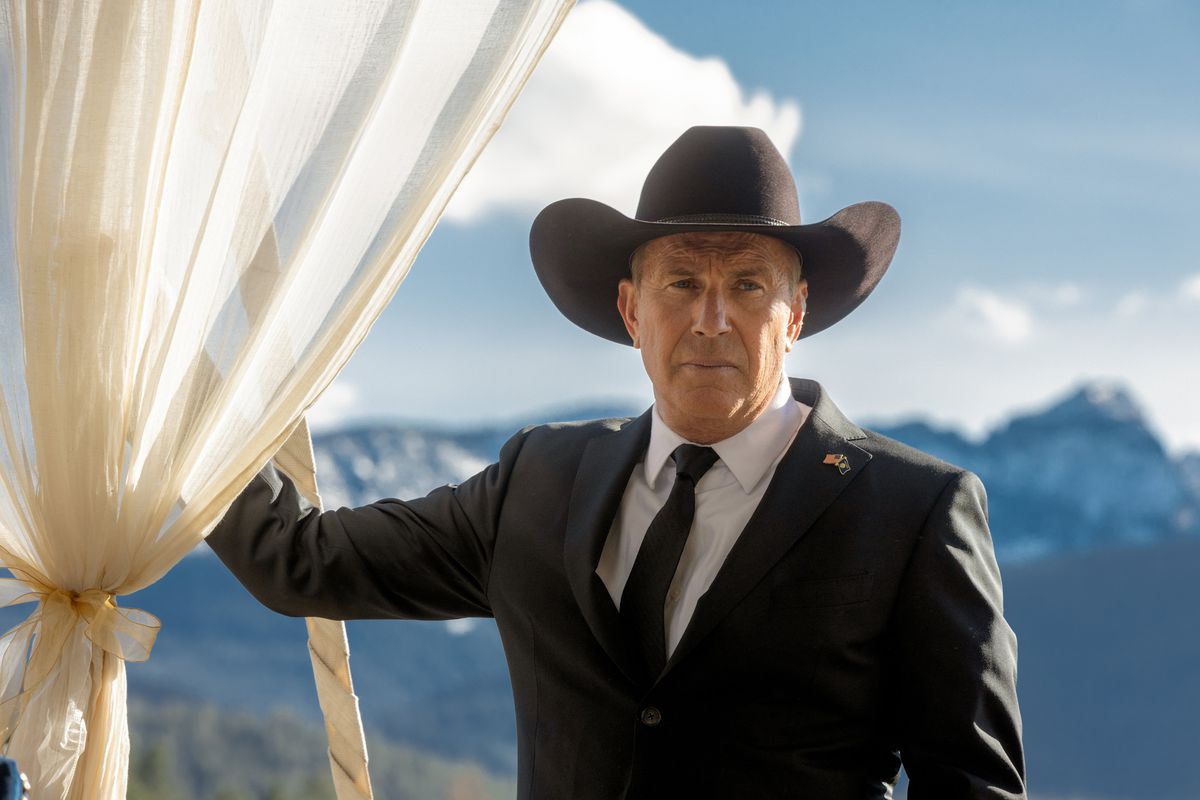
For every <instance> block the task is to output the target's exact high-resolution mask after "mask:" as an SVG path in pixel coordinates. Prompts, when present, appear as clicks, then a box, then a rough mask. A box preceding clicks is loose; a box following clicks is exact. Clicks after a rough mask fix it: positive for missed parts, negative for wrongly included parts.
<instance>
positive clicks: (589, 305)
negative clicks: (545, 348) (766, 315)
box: [529, 198, 900, 345]
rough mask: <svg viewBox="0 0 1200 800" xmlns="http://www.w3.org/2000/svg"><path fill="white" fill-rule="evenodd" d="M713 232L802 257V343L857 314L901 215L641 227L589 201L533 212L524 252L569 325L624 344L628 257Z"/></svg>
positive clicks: (881, 208) (868, 207)
mask: <svg viewBox="0 0 1200 800" xmlns="http://www.w3.org/2000/svg"><path fill="white" fill-rule="evenodd" d="M717 231H741V232H746V233H760V234H764V235H766V236H773V237H775V238H777V239H781V240H783V241H785V242H787V243H788V244H790V245H792V246H793V247H795V248H796V249H797V250H798V251H800V254H801V256H802V257H803V260H804V268H803V271H804V276H805V277H806V278H807V279H808V307H807V312H806V314H805V318H804V324H803V326H802V327H801V330H800V338H804V337H806V336H812V335H813V334H814V333H819V332H820V331H823V330H825V329H826V328H828V327H829V326H831V325H833V324H834V323H836V322H837V321H839V320H840V319H842V318H843V317H845V316H846V315H847V314H849V313H850V312H851V311H853V310H854V309H855V308H857V307H858V305H859V304H860V303H862V301H863V300H865V299H866V298H867V295H869V294H870V293H871V291H872V290H873V289H874V288H875V286H876V285H877V284H878V283H879V281H880V279H882V278H883V275H884V273H885V272H887V268H888V265H889V264H890V263H891V261H892V256H893V255H894V254H895V252H896V245H897V243H898V242H899V240H900V216H899V215H898V214H897V213H896V210H895V209H894V208H892V207H891V206H889V205H888V204H887V203H880V202H875V201H869V202H865V203H856V204H855V205H852V206H848V207H846V208H844V209H842V210H841V211H839V212H837V213H836V214H834V215H833V216H831V217H829V218H828V219H826V220H822V221H821V222H814V223H811V224H808V225H751V224H730V223H723V222H722V223H710V222H687V223H679V222H647V221H645V220H638V219H631V218H629V217H627V216H625V215H624V214H622V213H621V212H619V211H617V210H616V209H614V208H612V207H610V206H607V205H605V204H604V203H599V202H597V201H595V200H588V199H585V198H571V199H568V200H559V201H558V202H556V203H551V204H550V205H549V206H547V207H546V208H545V209H543V210H542V213H540V214H538V216H537V218H536V219H535V220H534V221H533V226H532V228H531V229H530V232H529V251H530V255H531V256H532V259H533V267H534V270H535V271H536V272H537V276H538V279H539V280H541V282H542V286H543V288H545V290H546V294H548V295H549V296H550V299H551V300H552V301H553V302H554V305H555V306H557V307H558V310H559V311H561V312H562V313H563V315H564V316H565V317H566V318H567V319H569V320H571V321H572V322H574V323H575V324H576V325H578V326H579V327H581V328H583V329H584V330H586V331H588V332H589V333H594V334H595V335H597V336H601V337H603V338H605V339H609V340H611V341H614V342H617V343H619V344H627V345H629V344H633V342H632V340H630V338H629V333H628V331H626V330H625V323H624V321H623V320H622V319H621V315H620V313H619V312H618V311H617V284H618V283H619V282H620V281H621V279H622V278H628V277H629V259H630V256H632V254H633V251H634V250H636V249H637V248H638V247H639V246H640V245H642V244H645V243H646V242H648V241H650V240H651V239H657V238H659V237H661V236H670V235H672V234H676V233H689V232H717Z"/></svg>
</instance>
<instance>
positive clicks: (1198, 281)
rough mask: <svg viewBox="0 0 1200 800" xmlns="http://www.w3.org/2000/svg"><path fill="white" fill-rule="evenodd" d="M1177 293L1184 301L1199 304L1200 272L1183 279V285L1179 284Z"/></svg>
mask: <svg viewBox="0 0 1200 800" xmlns="http://www.w3.org/2000/svg"><path fill="white" fill-rule="evenodd" d="M1179 293H1180V294H1181V295H1183V297H1184V299H1185V300H1194V301H1197V302H1200V272H1198V273H1196V274H1195V275H1189V276H1188V277H1186V278H1184V279H1183V283H1181V284H1179Z"/></svg>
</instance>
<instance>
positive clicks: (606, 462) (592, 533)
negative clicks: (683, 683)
mask: <svg viewBox="0 0 1200 800" xmlns="http://www.w3.org/2000/svg"><path fill="white" fill-rule="evenodd" d="M651 413H653V412H652V411H647V412H646V413H644V414H642V415H641V416H640V417H638V418H637V419H635V420H633V421H632V422H630V423H628V424H627V425H625V426H624V427H623V428H621V429H620V430H618V431H615V432H613V433H611V434H608V435H604V436H597V437H596V438H595V439H592V440H591V441H590V442H589V443H588V445H587V447H586V448H585V450H584V453H583V458H582V460H581V461H580V464H579V471H578V472H577V473H576V475H575V485H574V487H573V489H572V491H571V504H570V506H569V508H568V511H567V529H566V535H565V542H564V545H563V555H564V558H565V568H566V572H567V580H568V582H569V583H570V585H571V592H572V593H573V594H574V595H575V601H576V602H577V603H578V604H579V608H580V611H582V612H583V616H584V618H585V619H586V620H587V623H588V626H589V627H590V628H591V629H592V634H593V635H594V636H595V637H596V640H597V641H598V642H599V643H600V646H601V647H603V648H604V650H605V652H607V653H608V655H609V656H610V657H611V658H612V660H613V661H615V662H616V664H617V665H618V666H619V667H620V668H621V671H622V672H624V673H625V675H626V676H627V677H628V678H629V679H630V680H631V681H632V682H633V683H634V684H636V685H643V684H644V682H645V680H646V677H647V676H646V674H645V667H644V666H643V665H642V662H641V658H640V657H639V656H638V655H637V653H636V651H635V650H634V648H633V647H632V643H631V642H630V641H629V640H628V638H627V634H626V631H625V628H624V626H623V625H622V624H621V618H620V615H619V613H618V611H617V607H616V606H615V605H614V604H613V601H612V597H611V596H610V595H609V593H608V588H607V587H606V586H605V585H604V582H603V581H602V580H600V576H599V575H597V574H596V565H597V564H599V563H600V554H601V552H602V551H603V550H604V542H605V540H606V539H607V537H608V531H609V528H610V527H611V525H612V521H613V519H615V518H616V514H617V510H618V508H619V507H620V504H621V497H622V495H623V494H624V493H625V486H626V484H628V482H629V476H630V475H631V474H632V473H633V468H634V467H635V466H636V465H637V463H638V461H639V459H640V458H641V457H642V455H643V454H644V453H645V451H646V446H647V444H648V443H649V441H650V414H651Z"/></svg>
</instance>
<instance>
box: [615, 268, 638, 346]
mask: <svg viewBox="0 0 1200 800" xmlns="http://www.w3.org/2000/svg"><path fill="white" fill-rule="evenodd" d="M617 311H619V312H621V319H622V320H624V321H625V330H626V331H628V332H629V338H630V339H632V340H633V347H634V349H637V348H638V321H637V288H636V287H634V285H633V281H631V280H630V279H629V278H622V279H621V282H620V283H618V284H617Z"/></svg>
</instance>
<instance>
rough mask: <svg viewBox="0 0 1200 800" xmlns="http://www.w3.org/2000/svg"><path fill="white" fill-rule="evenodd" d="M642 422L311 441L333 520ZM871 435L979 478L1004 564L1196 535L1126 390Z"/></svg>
mask: <svg viewBox="0 0 1200 800" xmlns="http://www.w3.org/2000/svg"><path fill="white" fill-rule="evenodd" d="M640 411H641V409H640V408H638V407H637V406H636V405H635V404H632V403H625V404H620V403H609V404H605V405H599V404H597V405H592V406H579V407H574V408H559V409H555V410H552V411H546V412H543V413H541V414H531V415H528V417H527V418H524V419H521V420H512V421H509V422H504V423H498V424H495V425H491V426H480V427H476V428H473V429H470V430H453V429H448V428H444V427H437V426H430V425H419V424H410V425H374V426H367V427H358V428H352V429H347V430H344V431H337V432H332V433H328V434H325V435H322V436H318V437H316V439H315V441H314V447H315V451H316V457H317V475H318V480H319V481H320V486H321V494H322V497H323V499H324V501H325V505H326V507H329V508H336V507H338V506H342V505H362V504H365V503H369V502H371V501H373V500H376V499H379V498H381V497H400V498H408V497H416V496H419V495H423V494H425V493H426V492H428V491H429V490H430V489H433V488H434V487H436V486H440V485H442V484H444V483H454V482H458V481H462V480H463V479H465V478H466V477H468V476H470V475H472V474H474V473H475V472H478V471H479V470H480V469H482V468H483V467H485V466H486V465H487V464H489V463H491V462H492V461H494V460H495V459H496V457H497V455H498V454H499V451H500V447H501V446H502V445H503V443H504V442H505V441H506V440H507V439H508V437H509V436H511V435H512V434H513V433H514V432H515V431H517V430H518V429H519V428H521V427H522V426H523V425H525V424H528V423H529V422H534V421H546V420H571V419H590V418H596V417H609V416H628V415H632V414H637V413H639V412H640ZM866 427H868V428H872V429H874V430H877V431H878V432H880V433H882V434H884V435H887V436H891V437H893V438H896V439H899V440H900V441H903V442H906V443H907V444H910V445H912V446H914V447H917V448H919V449H921V450H925V451H926V452H929V453H932V454H933V455H936V456H938V457H939V458H943V459H945V460H947V461H949V462H951V463H954V464H957V465H959V466H962V467H966V468H967V469H970V470H972V471H974V472H975V473H977V474H978V475H979V476H980V478H982V479H983V482H984V485H985V487H986V488H987V491H988V506H989V509H988V510H989V517H990V521H991V528H992V534H993V537H994V539H995V543H996V551H997V555H998V556H999V557H1000V559H1001V560H1003V561H1011V560H1018V559H1025V558H1033V557H1038V556H1042V555H1046V554H1049V553H1054V552H1062V551H1072V550H1087V549H1091V548H1093V547H1098V546H1106V545H1129V544H1138V543H1146V542H1151V541H1157V540H1160V539H1165V538H1171V537H1175V536H1181V535H1189V534H1200V453H1193V454H1189V455H1187V456H1184V457H1183V458H1172V457H1171V456H1170V454H1168V453H1167V452H1166V450H1165V449H1164V448H1163V446H1162V443H1161V442H1160V441H1159V439H1158V438H1157V437H1156V436H1155V434H1154V432H1153V431H1152V430H1151V429H1150V427H1149V426H1148V425H1147V423H1146V419H1145V415H1144V414H1143V413H1142V410H1141V408H1140V406H1139V404H1138V403H1137V401H1136V399H1135V398H1134V396H1133V395H1132V393H1131V392H1130V391H1129V390H1128V388H1126V387H1125V386H1123V385H1121V384H1118V383H1114V382H1111V381H1093V382H1088V383H1084V384H1081V385H1079V386H1078V387H1076V388H1075V389H1074V390H1072V391H1070V392H1068V393H1067V394H1066V395H1065V396H1063V397H1061V398H1059V399H1058V400H1056V401H1054V402H1052V403H1050V404H1049V405H1048V406H1046V407H1044V408H1041V409H1036V410H1033V411H1030V412H1027V413H1022V414H1018V415H1015V416H1013V417H1012V418H1011V419H1009V420H1008V422H1006V423H1005V424H1003V425H1001V426H999V427H998V428H996V429H994V430H993V431H991V432H990V433H989V434H988V435H987V437H986V438H984V439H983V440H982V441H978V442H975V441H971V440H969V439H967V438H966V437H965V436H963V435H962V434H961V433H959V432H958V431H955V430H953V429H948V428H938V427H934V426H932V425H930V424H928V423H927V422H924V421H919V420H918V421H912V422H908V423H904V424H893V425H882V426H878V427H877V426H872V425H870V424H869V423H868V424H866Z"/></svg>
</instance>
